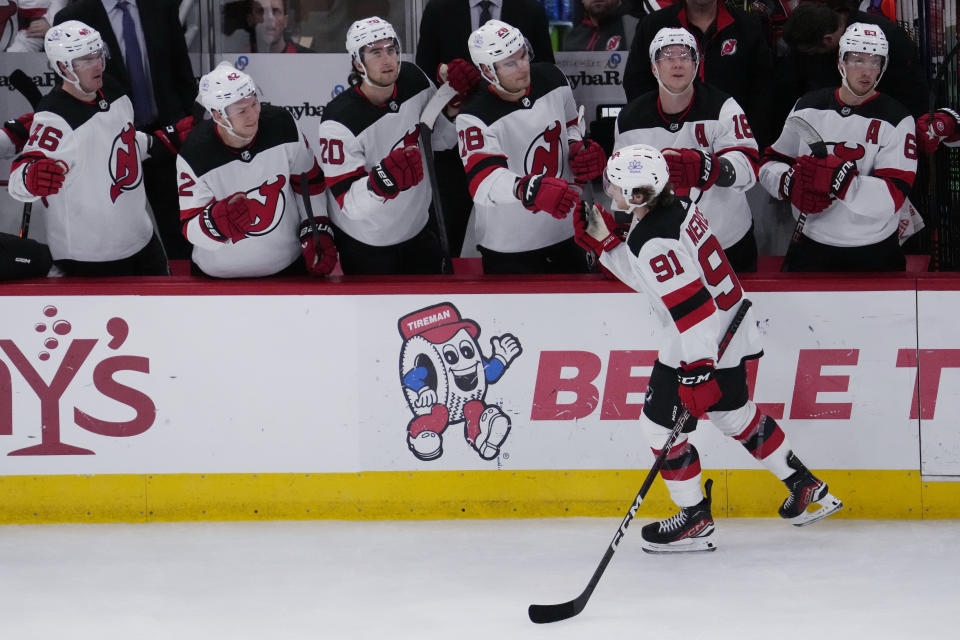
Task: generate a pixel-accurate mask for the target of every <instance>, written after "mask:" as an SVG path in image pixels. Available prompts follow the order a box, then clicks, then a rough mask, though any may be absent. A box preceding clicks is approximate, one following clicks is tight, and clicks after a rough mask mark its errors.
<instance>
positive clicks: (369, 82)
mask: <svg viewBox="0 0 960 640" xmlns="http://www.w3.org/2000/svg"><path fill="white" fill-rule="evenodd" d="M354 60H356V59H354ZM356 62H357V64H359V65H360V68H361V69H363V71H360V72H359V73H360V78H361V80H362V82H363V84H365V85H367V86H370V87H373V88H374V89H389V88H390V87H392V86H393V85H394V84H396V83H393V82H391V83H390V84H377V83H376V82H374V81H373V80H371V79H370V75H369V74H368V73H367V65H365V64H363V60H356ZM401 64H403V62H401V61H399V60H398V61H397V67H398V68H399V66H400V65H401Z"/></svg>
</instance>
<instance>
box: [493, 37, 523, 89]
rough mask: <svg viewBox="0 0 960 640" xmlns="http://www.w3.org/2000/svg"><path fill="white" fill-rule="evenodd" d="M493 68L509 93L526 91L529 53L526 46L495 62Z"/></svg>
mask: <svg viewBox="0 0 960 640" xmlns="http://www.w3.org/2000/svg"><path fill="white" fill-rule="evenodd" d="M493 68H494V70H495V71H496V72H497V78H498V79H499V80H500V84H501V85H502V86H503V88H504V89H506V90H507V91H509V92H511V93H518V92H520V91H526V90H527V87H529V86H530V55H529V54H528V53H527V48H526V47H521V49H520V50H519V51H517V52H516V53H514V54H513V55H511V56H510V57H509V58H507V59H505V60H501V61H500V62H495V63H494V64H493Z"/></svg>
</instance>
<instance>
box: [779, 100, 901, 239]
mask: <svg viewBox="0 0 960 640" xmlns="http://www.w3.org/2000/svg"><path fill="white" fill-rule="evenodd" d="M838 93H839V91H838V90H837V89H819V90H817V91H812V92H810V93H808V94H806V95H805V96H803V97H802V98H800V99H799V100H798V101H797V103H796V104H795V105H794V107H793V110H792V111H791V112H790V115H796V116H800V117H802V118H803V119H804V120H806V121H807V122H808V123H810V125H812V126H813V128H814V129H816V131H817V132H818V133H819V134H820V137H821V138H822V139H823V140H824V142H825V143H826V145H827V151H828V152H829V153H832V154H835V155H837V156H839V157H840V158H842V159H843V160H853V161H854V162H855V163H856V165H857V170H858V171H859V174H858V175H857V176H855V177H854V178H853V180H852V181H851V183H850V187H849V188H848V189H847V193H846V196H845V197H844V198H843V199H842V200H840V199H836V200H834V201H833V203H832V204H831V205H830V206H829V207H827V208H826V209H825V210H824V211H823V212H821V213H818V214H816V215H810V216H809V217H808V218H807V221H806V224H805V225H804V227H803V235H805V236H807V237H809V238H810V239H811V240H814V241H816V242H819V243H821V244H827V245H832V246H836V247H860V246H865V245H868V244H874V243H877V242H880V241H881V240H884V239H886V238H888V237H890V235H892V234H894V233H896V231H897V224H898V217H897V211H898V210H899V209H900V207H901V205H903V201H904V199H905V198H906V197H907V194H908V193H909V192H910V188H911V187H912V186H913V181H914V178H915V177H916V172H917V140H916V131H915V124H914V120H913V116H911V115H910V113H909V112H908V111H907V109H906V107H904V106H903V105H901V104H900V103H899V102H897V101H896V100H894V99H893V98H891V97H890V96H887V95H884V94H882V93H878V94H876V95H875V96H874V97H873V98H871V99H869V100H867V101H866V102H865V103H863V104H861V105H859V106H856V107H851V106H849V105H846V104H844V103H843V102H841V101H840V98H839V95H838ZM809 153H810V147H809V146H807V145H806V144H805V143H804V142H802V141H801V140H800V139H799V137H797V135H796V134H795V133H794V132H793V131H792V130H791V129H788V128H784V130H783V133H781V134H780V138H778V139H777V141H776V142H774V143H773V146H771V147H769V148H767V150H766V151H765V152H764V155H763V160H762V162H763V164H762V166H761V167H760V183H761V184H763V186H764V188H765V189H766V190H767V191H768V192H769V193H770V194H771V195H773V196H774V197H780V196H779V194H780V179H781V177H782V176H783V174H784V173H785V172H786V171H787V170H788V169H789V168H790V165H792V164H793V162H794V160H795V159H796V158H797V157H798V156H801V155H807V154H809ZM793 213H794V217H797V216H799V214H800V212H799V210H798V209H797V208H796V207H793Z"/></svg>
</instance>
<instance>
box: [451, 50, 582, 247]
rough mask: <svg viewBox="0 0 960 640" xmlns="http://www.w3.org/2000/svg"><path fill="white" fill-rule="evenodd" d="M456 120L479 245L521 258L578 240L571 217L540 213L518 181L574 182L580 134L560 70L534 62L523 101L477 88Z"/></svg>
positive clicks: (570, 92) (568, 91) (569, 92)
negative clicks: (518, 191)
mask: <svg viewBox="0 0 960 640" xmlns="http://www.w3.org/2000/svg"><path fill="white" fill-rule="evenodd" d="M456 122H457V134H458V136H459V138H460V159H461V160H462V161H463V166H464V169H465V171H466V173H467V185H468V187H469V189H470V195H471V196H472V197H473V204H474V206H473V224H474V227H475V232H476V239H477V244H479V245H480V246H482V247H484V248H487V249H492V250H494V251H499V252H502V253H516V252H520V251H531V250H534V249H541V248H543V247H548V246H550V245H553V244H556V243H558V242H562V241H564V240H566V239H568V238H570V237H572V236H573V224H572V222H571V221H570V219H569V218H567V219H564V220H558V219H556V218H554V217H553V216H552V215H550V214H549V213H545V212H543V211H539V212H536V213H534V212H532V211H530V210H528V209H527V208H526V207H524V206H523V204H522V203H521V202H520V201H519V200H517V197H516V195H514V186H515V183H516V180H517V178H521V177H523V176H525V175H528V174H531V173H535V174H546V175H547V176H551V177H555V178H562V179H563V180H567V181H568V182H573V172H572V171H571V170H570V148H569V147H570V143H571V142H572V141H575V140H580V139H581V135H580V130H579V129H578V128H577V126H576V125H577V106H576V104H575V103H574V101H573V92H572V91H571V90H570V86H569V85H568V84H567V78H566V76H564V75H563V72H562V71H560V69H558V68H557V67H555V66H554V65H552V64H548V63H534V64H532V65H530V87H529V88H528V89H527V93H526V95H525V96H523V97H522V98H521V99H520V100H518V101H517V102H508V101H506V100H503V99H501V98H500V97H498V96H497V95H496V94H494V93H493V91H492V89H488V88H487V87H484V88H481V89H478V90H477V91H476V92H474V94H473V95H472V96H470V98H468V99H467V101H466V102H465V103H464V104H463V108H462V109H461V111H460V113H459V114H458V115H457V120H456Z"/></svg>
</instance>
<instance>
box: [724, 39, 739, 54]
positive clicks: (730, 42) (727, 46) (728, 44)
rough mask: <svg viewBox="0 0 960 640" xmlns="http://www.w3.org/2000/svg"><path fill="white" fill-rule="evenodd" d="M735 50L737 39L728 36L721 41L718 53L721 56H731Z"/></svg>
mask: <svg viewBox="0 0 960 640" xmlns="http://www.w3.org/2000/svg"><path fill="white" fill-rule="evenodd" d="M736 52H737V41H736V40H735V39H734V38H729V39H727V40H724V41H723V44H722V45H720V55H722V56H732V55H733V54H734V53H736Z"/></svg>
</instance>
